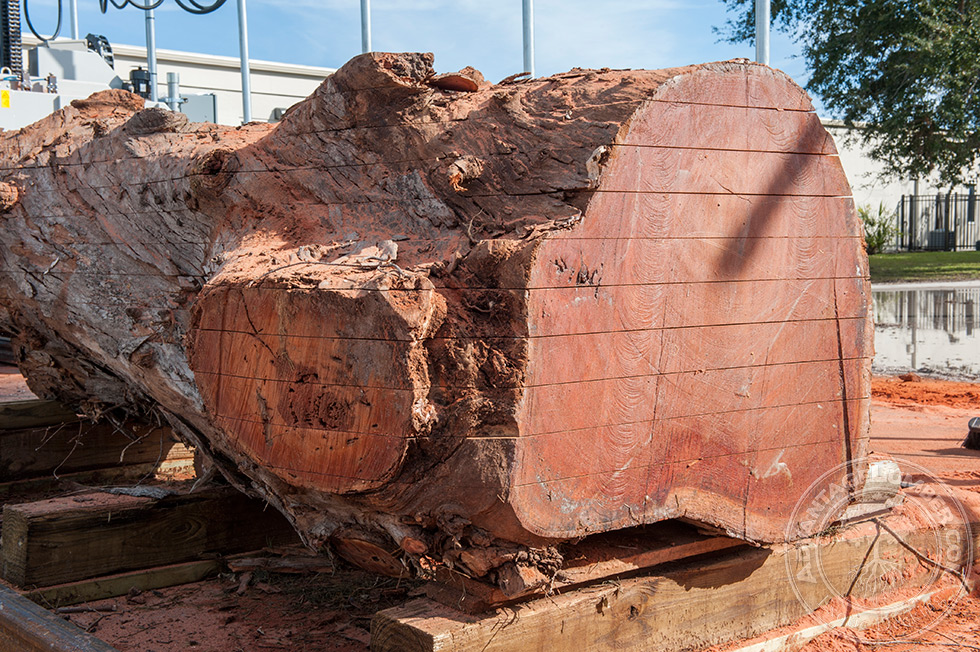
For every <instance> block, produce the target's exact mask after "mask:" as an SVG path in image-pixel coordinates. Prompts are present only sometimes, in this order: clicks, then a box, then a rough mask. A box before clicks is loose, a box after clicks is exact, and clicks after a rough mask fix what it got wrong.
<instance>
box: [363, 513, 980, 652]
mask: <svg viewBox="0 0 980 652" xmlns="http://www.w3.org/2000/svg"><path fill="white" fill-rule="evenodd" d="M976 525H977V524H976V523H974V524H972V526H967V525H966V524H963V523H961V524H958V526H955V527H952V528H950V529H948V530H945V531H944V532H942V533H937V531H935V530H932V531H929V530H917V529H915V528H912V529H904V528H902V529H900V530H899V532H898V534H899V536H900V537H901V539H898V538H896V537H894V536H891V535H889V534H886V533H884V532H882V531H881V530H880V529H878V530H876V529H875V528H874V526H873V525H872V524H870V523H866V524H864V525H863V526H858V527H855V528H850V529H847V530H843V531H841V532H839V533H838V535H837V537H834V538H831V537H818V538H813V539H810V540H805V541H802V542H800V543H799V544H797V546H795V547H793V546H781V547H776V548H774V549H766V548H750V547H743V548H741V549H736V550H729V551H726V552H722V553H719V554H717V555H715V556H713V557H711V558H708V559H698V560H685V561H682V562H680V563H676V564H668V565H666V566H664V567H661V568H659V569H657V570H656V571H653V572H648V573H646V574H644V575H641V576H639V577H634V578H627V579H622V580H618V581H616V582H604V583H601V584H596V585H593V586H588V587H580V588H578V589H576V590H573V591H569V592H567V593H563V594H557V595H551V596H549V597H546V598H541V599H538V600H533V601H530V602H525V603H521V604H516V605H511V606H509V607H507V608H504V609H497V610H494V611H489V612H487V613H482V614H471V613H465V612H463V611H460V610H458V609H455V608H453V607H451V606H447V605H445V604H441V603H440V602H437V601H434V600H432V599H430V598H418V599H415V600H411V601H409V602H406V603H405V604H404V605H402V606H399V607H394V608H391V609H387V610H384V611H379V612H378V613H377V615H376V616H375V617H374V619H373V621H372V624H371V650H372V652H389V651H390V652H395V651H397V652H471V651H472V652H511V651H517V650H581V649H588V650H590V651H593V652H604V651H606V650H609V651H614V650H644V651H646V650H651V651H652V650H676V651H680V650H692V649H702V648H708V647H710V646H715V645H721V646H724V647H727V645H726V644H731V643H733V642H735V641H739V640H745V639H750V638H753V637H756V636H759V635H760V634H764V633H766V632H769V631H770V630H775V629H777V628H782V627H786V626H788V625H791V624H793V623H797V622H798V625H797V627H795V628H794V627H790V628H788V629H789V634H788V635H785V636H781V637H778V638H776V639H775V640H773V641H768V645H767V644H766V643H767V641H765V640H764V641H763V642H762V643H761V644H760V645H758V646H753V647H752V648H749V649H759V650H763V649H764V650H769V649H773V650H775V649H798V648H799V647H801V646H803V645H805V644H806V642H807V641H808V640H810V639H812V638H815V637H816V636H819V635H820V634H821V633H823V632H825V631H827V630H829V629H831V628H832V627H848V626H850V627H853V628H856V629H857V628H860V627H861V626H862V625H861V623H862V622H864V623H866V624H865V626H867V625H868V624H874V623H875V622H881V621H884V620H888V619H889V618H891V617H895V616H898V615H900V614H902V613H903V612H904V611H906V610H908V609H910V608H912V607H914V606H915V605H916V604H918V603H919V602H922V601H927V600H928V599H929V598H931V597H932V596H933V595H942V596H945V597H946V599H948V600H953V601H954V603H955V600H956V599H958V598H959V597H961V596H962V595H963V594H964V592H965V588H964V584H961V582H960V581H959V580H958V579H957V578H955V577H949V576H946V575H943V573H942V572H940V571H938V570H937V569H936V568H935V567H933V566H930V565H928V564H923V563H921V561H920V560H919V559H917V558H915V557H914V556H912V555H910V554H909V552H908V548H907V547H906V546H911V547H913V548H917V549H919V550H934V548H935V542H936V538H937V534H939V535H941V536H943V537H955V538H956V540H957V541H960V542H964V543H966V542H969V545H974V546H975V545H976V544H977V533H978V532H980V530H978V529H977V527H976ZM966 547H969V546H966ZM961 551H962V552H963V553H964V554H963V556H961V557H959V558H958V559H956V560H955V563H951V564H950V565H951V566H952V567H953V568H954V569H956V570H961V569H962V570H966V569H968V568H969V562H970V560H971V557H970V556H969V555H968V554H967V553H966V550H965V548H962V549H961ZM869 560H871V562H872V563H869ZM874 560H886V563H884V564H882V563H878V564H875V563H873V562H874ZM794 580H795V581H794ZM831 587H834V588H831ZM973 587H975V582H967V583H966V588H968V589H970V590H972V588H973ZM817 607H822V608H823V609H822V611H821V612H819V613H818V614H816V615H815V614H814V610H815V609H817ZM937 617H941V616H940V615H938V614H937ZM899 631H901V630H899ZM780 633H781V634H783V633H785V630H783V631H781V632H780ZM783 643H785V647H783Z"/></svg>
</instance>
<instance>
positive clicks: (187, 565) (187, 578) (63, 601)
mask: <svg viewBox="0 0 980 652" xmlns="http://www.w3.org/2000/svg"><path fill="white" fill-rule="evenodd" d="M223 568H224V563H223V562H222V560H220V559H202V560H199V561H189V562H184V563H182V564H169V565H167V566H158V567H156V568H147V569H145V570H137V571H129V572H126V573H116V574H114V575H107V576H104V577H96V578H93V579H87V580H81V581H78V582H68V583H66V584H56V585H55V586H47V587H44V588H41V589H34V590H33V591H27V592H26V593H24V597H26V598H28V599H29V600H31V601H33V602H36V603H37V604H39V605H41V606H43V607H46V608H49V609H50V608H55V607H65V606H68V605H73V604H81V603H83V602H95V601H96V600H104V599H106V598H115V597H118V596H120V595H126V594H128V593H129V592H130V591H131V590H132V589H133V588H134V587H135V588H137V589H139V590H140V591H150V590H152V589H162V588H166V587H168V586H179V585H181V584H190V583H191V582H200V581H201V580H203V579H207V578H208V577H212V576H214V575H217V574H218V573H219V572H221V570H222V569H223Z"/></svg>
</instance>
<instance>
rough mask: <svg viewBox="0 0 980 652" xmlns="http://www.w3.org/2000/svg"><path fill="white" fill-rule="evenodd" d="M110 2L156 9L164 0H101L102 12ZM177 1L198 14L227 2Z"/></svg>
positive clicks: (25, 2) (218, 0)
mask: <svg viewBox="0 0 980 652" xmlns="http://www.w3.org/2000/svg"><path fill="white" fill-rule="evenodd" d="M110 2H111V3H112V6H113V7H115V8H116V9H125V8H126V6H127V5H133V6H134V7H136V8H137V9H141V10H143V11H150V10H152V9H156V8H157V7H159V6H160V5H162V4H163V0H146V2H145V4H144V3H141V2H138V1H137V0H99V9H101V10H102V13H105V12H106V10H108V9H109V3H110ZM176 2H177V4H178V5H179V6H180V8H181V9H183V10H184V11H186V12H188V13H192V14H197V15H199V16H202V15H204V14H210V13H211V12H212V11H216V10H218V9H220V8H221V5H223V4H225V0H213V1H212V2H211V3H210V4H209V3H206V2H197V0H186V2H189V3H190V4H185V0H176ZM24 13H25V14H26V13H27V0H24ZM58 16H59V17H60V16H61V0H58ZM59 20H60V18H59ZM31 31H34V30H31ZM38 38H40V37H38Z"/></svg>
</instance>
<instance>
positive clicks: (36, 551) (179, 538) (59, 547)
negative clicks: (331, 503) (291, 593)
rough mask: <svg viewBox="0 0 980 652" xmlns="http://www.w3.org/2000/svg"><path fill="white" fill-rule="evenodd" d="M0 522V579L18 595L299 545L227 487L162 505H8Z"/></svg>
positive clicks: (281, 522) (76, 501) (105, 501)
mask: <svg viewBox="0 0 980 652" xmlns="http://www.w3.org/2000/svg"><path fill="white" fill-rule="evenodd" d="M3 514H4V516H3V549H2V562H3V564H2V575H3V578H4V579H6V580H7V581H9V582H12V583H13V584H16V585H17V586H21V587H26V586H51V585H54V584H63V583H66V582H72V581H75V580H81V579H85V578H89V577H98V576H101V575H108V574H111V573H118V572H123V571H128V570H135V569H140V568H148V567H153V566H161V565H165V564H175V563H179V562H185V561H192V560H197V559H200V558H201V556H202V555H204V554H206V553H234V552H244V551H247V550H255V549H258V548H262V547H263V546H266V545H270V544H282V543H293V542H295V541H296V539H297V537H296V533H295V531H294V530H293V529H292V527H291V526H290V525H289V523H288V522H287V521H286V519H285V518H284V517H283V516H282V515H281V514H280V513H279V512H278V511H276V510H275V509H273V508H267V506H266V505H265V503H263V502H261V501H258V500H255V499H252V498H249V497H247V496H245V495H243V494H241V493H239V492H238V491H236V490H234V489H231V488H229V487H222V488H216V489H212V490H208V491H204V492H200V493H195V494H186V495H175V496H168V497H166V498H163V499H160V500H157V499H155V498H150V497H140V496H129V495H115V494H109V493H103V492H90V493H85V494H80V495H74V496H67V497H61V498H53V499H50V500H42V501H39V502H35V503H23V504H19V505H6V506H4V512H3Z"/></svg>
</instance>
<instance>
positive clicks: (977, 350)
mask: <svg viewBox="0 0 980 652" xmlns="http://www.w3.org/2000/svg"><path fill="white" fill-rule="evenodd" d="M872 298H873V302H874V317H875V359H874V364H873V365H872V369H873V370H874V372H875V373H876V374H886V373H904V372H907V371H910V370H915V371H918V372H920V373H927V374H933V375H939V376H948V377H951V378H963V379H974V380H977V379H980V334H978V330H980V281H965V282H959V283H946V284H938V283H922V284H901V285H877V286H874V287H873V288H872Z"/></svg>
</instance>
